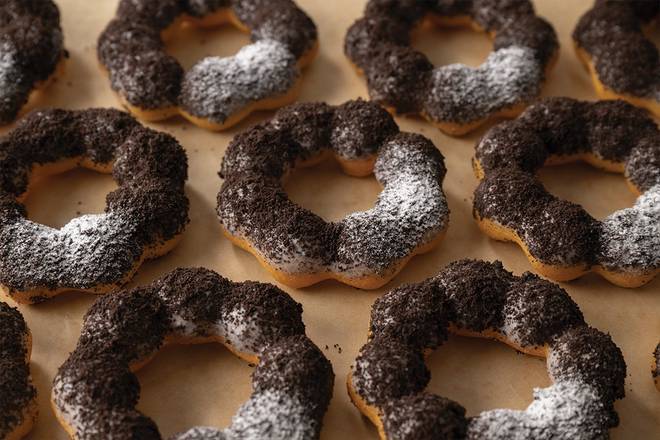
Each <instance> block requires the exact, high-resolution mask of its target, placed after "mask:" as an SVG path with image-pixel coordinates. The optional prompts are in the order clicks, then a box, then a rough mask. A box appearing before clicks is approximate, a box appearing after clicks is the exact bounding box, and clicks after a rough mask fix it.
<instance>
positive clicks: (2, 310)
mask: <svg viewBox="0 0 660 440" xmlns="http://www.w3.org/2000/svg"><path fill="white" fill-rule="evenodd" d="M31 352H32V335H31V334H30V329H29V328H28V327H27V324H26V323H25V320H24V319H23V316H22V315H21V312H19V311H18V309H15V308H13V307H10V306H9V305H8V304H7V303H4V302H2V301H0V438H2V439H4V440H18V439H21V438H23V437H24V436H25V435H27V433H28V432H30V430H31V429H32V425H33V424H34V421H35V420H36V418H37V413H38V412H39V407H38V405H37V390H36V388H35V387H34V386H33V385H32V377H31V376H30V354H31Z"/></svg>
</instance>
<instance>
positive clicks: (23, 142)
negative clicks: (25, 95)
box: [0, 109, 188, 302]
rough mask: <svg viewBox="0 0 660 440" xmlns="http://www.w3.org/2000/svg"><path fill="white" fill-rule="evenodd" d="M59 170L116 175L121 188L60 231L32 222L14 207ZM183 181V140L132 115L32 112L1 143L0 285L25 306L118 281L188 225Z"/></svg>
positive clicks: (21, 208)
mask: <svg viewBox="0 0 660 440" xmlns="http://www.w3.org/2000/svg"><path fill="white" fill-rule="evenodd" d="M59 164H62V165H61V166H65V167H67V168H69V167H75V166H84V167H88V168H92V169H100V170H104V171H107V170H108V169H109V168H111V169H112V175H113V178H114V179H115V181H116V182H117V184H118V185H119V187H118V188H117V189H116V190H114V191H113V192H111V193H110V194H108V195H107V197H106V209H105V212H104V213H103V214H92V215H83V216H81V217H77V218H74V219H73V220H71V221H70V222H69V223H67V224H66V225H64V226H63V227H62V228H60V229H54V228H51V227H48V226H45V225H41V224H38V223H34V222H32V221H30V220H28V219H27V216H26V212H25V208H24V206H23V205H22V204H21V203H20V202H19V201H18V200H20V199H21V198H23V197H25V195H26V194H27V191H28V189H29V183H30V179H31V177H34V175H35V174H37V175H38V174H39V173H40V170H41V169H42V168H44V167H46V169H48V167H52V166H60V165H59ZM37 177H38V176H37ZM186 179H187V158H186V154H185V152H184V150H183V148H182V147H181V146H180V145H179V143H178V142H177V141H176V140H175V139H174V138H173V137H171V136H170V135H167V134H164V133H159V132H156V131H154V130H151V129H148V128H145V127H143V126H141V125H140V124H138V123H137V122H136V121H135V120H134V119H133V118H132V117H131V116H129V115H128V114H126V113H123V112H120V111H117V110H109V109H91V110H83V111H68V110H43V111H38V112H34V113H32V114H30V115H29V116H27V117H26V118H24V119H23V120H21V121H20V122H19V123H18V125H17V127H16V128H15V129H14V130H13V131H11V132H10V133H9V134H7V135H6V136H5V137H3V138H2V139H0V200H2V203H0V284H2V285H3V287H4V288H5V289H6V291H7V292H8V294H9V295H12V296H13V297H14V298H15V299H17V300H19V301H22V302H34V301H36V300H39V299H40V298H42V297H44V296H49V295H50V294H55V293H56V292H57V291H59V290H62V289H71V290H89V291H95V289H97V288H99V286H106V285H113V286H115V285H118V284H121V283H122V282H124V281H126V278H127V276H129V275H130V274H131V273H132V272H133V270H134V269H135V266H136V264H138V263H139V262H140V261H141V260H142V259H143V258H144V257H145V256H146V255H148V252H152V249H156V248H157V247H158V246H160V245H162V244H164V243H167V242H169V241H170V240H172V239H174V238H175V237H177V236H178V235H179V234H181V232H182V231H183V229H184V228H185V226H186V224H187V223H188V199H187V197H186V195H185V193H184V184H185V181H186ZM154 256H155V255H154Z"/></svg>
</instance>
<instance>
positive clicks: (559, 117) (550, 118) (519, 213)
mask: <svg viewBox="0 0 660 440" xmlns="http://www.w3.org/2000/svg"><path fill="white" fill-rule="evenodd" d="M579 160H581V161H584V162H587V163H589V164H591V165H593V166H595V167H597V168H600V169H603V170H606V171H610V172H616V173H623V174H624V176H625V178H626V181H627V182H628V184H629V186H630V188H631V189H632V190H633V192H634V193H636V194H638V195H639V197H638V198H637V200H636V202H635V204H634V206H632V207H631V208H626V209H622V210H619V211H616V212H614V213H613V214H611V215H609V216H607V217H606V218H605V219H603V220H596V219H594V218H593V217H592V216H591V215H589V214H588V213H587V212H586V211H585V210H584V208H582V207H581V206H579V205H576V204H574V203H571V202H568V201H565V200H560V199H558V198H557V197H555V196H553V195H551V194H550V193H548V191H547V190H546V189H545V188H544V187H543V185H542V184H541V183H540V182H539V181H538V179H537V178H536V176H535V173H536V172H537V171H538V170H539V169H540V168H541V167H542V166H544V165H557V164H563V163H567V162H573V161H579ZM473 163H474V169H475V172H476V174H477V177H478V178H479V179H481V182H480V183H479V186H478V187H477V189H476V190H475V193H474V211H473V212H474V217H475V219H476V220H477V223H478V224H479V227H480V228H481V229H482V231H484V232H485V233H486V234H487V235H489V236H490V237H492V238H494V239H497V240H504V241H513V242H516V243H518V245H520V247H521V248H522V249H523V250H524V252H525V254H526V255H527V258H528V259H529V261H530V263H531V265H532V267H533V268H534V270H535V271H537V272H538V273H540V274H542V275H543V276H545V277H548V278H551V279H553V280H556V281H568V280H571V279H574V278H577V277H580V276H581V275H583V274H584V273H586V272H589V271H595V272H597V273H599V274H600V275H602V276H603V277H605V278H606V279H608V280H609V281H610V282H612V283H614V284H616V285H619V286H623V287H638V286H641V285H643V284H645V283H647V282H649V281H651V280H652V279H653V278H654V277H655V276H656V275H657V274H658V272H659V271H660V132H659V131H658V127H657V126H656V124H655V122H654V121H653V119H651V118H650V117H649V115H648V114H647V113H646V111H645V110H642V109H639V108H637V107H633V106H632V105H630V104H628V103H626V102H624V101H620V100H619V101H599V102H581V101H576V100H574V99H570V98H549V99H545V100H543V101H540V102H539V103H537V104H534V105H532V106H530V107H529V108H528V109H527V110H526V111H525V112H524V113H523V114H522V115H521V116H520V117H519V118H518V119H516V120H513V121H507V122H504V123H502V124H500V125H497V126H495V127H493V128H491V129H490V130H489V131H488V132H487V133H486V134H485V135H484V136H483V138H482V139H481V140H480V141H479V143H478V144H477V147H476V153H475V157H474V160H473Z"/></svg>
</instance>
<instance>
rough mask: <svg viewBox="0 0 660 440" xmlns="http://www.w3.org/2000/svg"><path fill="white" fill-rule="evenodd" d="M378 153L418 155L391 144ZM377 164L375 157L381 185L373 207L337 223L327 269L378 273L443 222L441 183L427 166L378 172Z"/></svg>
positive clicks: (434, 234)
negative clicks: (336, 237) (338, 231)
mask: <svg viewBox="0 0 660 440" xmlns="http://www.w3.org/2000/svg"><path fill="white" fill-rule="evenodd" d="M383 148H384V149H386V150H387V152H381V154H389V155H390V156H391V155H398V156H400V157H401V156H403V155H406V154H409V155H414V154H415V153H418V154H419V152H417V151H414V150H411V149H409V148H407V146H405V145H400V144H397V143H390V144H387V145H386V146H385V147H383ZM381 157H382V156H381ZM385 160H393V159H392V157H389V158H388V159H385ZM379 162H383V160H382V159H381V158H380V157H379V160H378V161H377V162H376V171H375V175H376V178H377V179H378V180H379V181H380V182H381V183H385V186H384V188H383V191H382V192H381V194H380V195H379V196H378V200H377V201H376V205H375V206H374V208H372V209H370V210H368V211H363V212H357V213H353V214H351V215H349V216H348V217H346V218H345V219H343V220H342V221H341V222H340V228H341V229H342V234H341V236H340V241H339V247H338V250H337V262H336V263H335V264H334V266H333V269H334V270H335V271H337V272H343V273H346V274H347V275H349V276H364V275H366V274H369V273H373V272H374V271H375V272H377V273H380V274H382V272H383V271H385V270H389V269H391V267H392V265H393V264H395V263H396V262H397V261H398V260H400V259H402V258H404V257H405V256H406V255H409V254H410V253H411V252H412V251H413V250H415V248H417V247H420V246H423V245H424V244H427V243H429V242H430V241H432V240H433V239H434V238H435V237H437V235H438V234H439V233H440V232H441V231H443V230H444V229H445V228H446V226H447V223H448V221H449V208H448V206H447V200H446V198H445V195H444V192H443V191H442V183H441V179H439V178H438V175H437V174H436V173H434V172H433V171H431V172H429V171H428V170H426V169H425V166H426V165H427V163H425V162H422V165H421V166H418V164H417V163H415V164H414V165H412V166H410V168H404V167H402V168H398V167H379V165H380V164H379Z"/></svg>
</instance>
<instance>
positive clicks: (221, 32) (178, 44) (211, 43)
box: [165, 24, 250, 70]
mask: <svg viewBox="0 0 660 440" xmlns="http://www.w3.org/2000/svg"><path fill="white" fill-rule="evenodd" d="M249 43H250V35H249V34H247V33H245V32H242V31H240V30H239V29H237V28H236V27H235V26H233V25H231V24H224V25H220V26H214V27H201V26H193V25H183V26H180V27H178V28H177V29H176V30H173V33H172V34H171V35H170V36H168V38H165V48H166V50H167V52H168V53H169V54H170V55H172V56H173V57H174V58H176V59H177V60H178V61H179V63H181V66H183V68H184V69H186V70H188V69H190V68H191V67H192V66H193V65H195V64H196V63H197V62H198V61H200V60H201V59H203V58H205V57H209V56H214V57H228V56H232V55H235V54H236V52H238V51H239V50H240V49H241V48H242V47H243V46H246V45H247V44H249Z"/></svg>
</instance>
